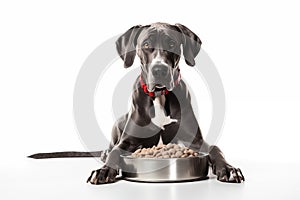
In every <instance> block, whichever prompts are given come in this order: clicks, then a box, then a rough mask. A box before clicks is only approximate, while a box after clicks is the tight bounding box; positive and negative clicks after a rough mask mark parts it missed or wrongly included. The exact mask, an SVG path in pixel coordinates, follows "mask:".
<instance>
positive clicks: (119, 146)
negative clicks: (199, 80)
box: [30, 23, 245, 184]
mask: <svg viewBox="0 0 300 200" xmlns="http://www.w3.org/2000/svg"><path fill="white" fill-rule="evenodd" d="M116 46H117V51H118V53H119V55H120V57H121V58H122V60H123V61H124V67H126V68H127V67H130V66H131V65H132V64H133V62H134V58H135V56H136V55H138V57H139V59H140V62H141V75H140V76H139V77H138V78H137V79H136V82H135V84H134V90H133V93H132V94H133V95H132V109H131V111H130V112H129V113H127V114H126V115H124V116H123V117H121V118H120V119H119V120H117V122H116V123H115V125H114V127H113V130H112V141H111V144H110V146H109V149H108V150H106V151H99V152H58V153H48V154H35V155H32V156H30V157H32V158H50V157H51V158H53V157H87V156H101V158H102V160H103V161H104V162H105V165H104V166H103V167H102V168H101V169H98V170H95V171H93V172H92V174H91V176H90V177H89V178H88V180H87V181H88V182H90V183H92V184H104V183H111V182H115V180H116V179H115V178H116V176H117V175H118V169H119V168H120V155H121V154H122V153H123V152H133V151H135V150H136V149H138V148H144V147H145V148H148V147H152V146H153V145H157V144H158V143H164V144H167V143H170V142H172V143H177V144H179V143H180V144H184V145H186V146H188V147H189V148H191V149H193V150H195V151H204V152H209V162H210V166H211V167H212V172H213V173H214V174H215V175H217V179H218V180H219V181H222V182H233V183H241V182H243V181H244V180H245V179H244V176H243V174H242V172H241V170H240V169H238V168H234V167H233V166H231V165H230V164H228V163H227V161H226V160H225V158H224V155H223V153H222V152H221V150H220V149H219V148H218V147H217V146H210V145H208V144H207V143H206V142H205V141H204V140H203V137H202V134H201V131H200V128H199V125H198V122H197V120H196V118H195V115H194V112H193V109H192V106H191V98H190V94H189V92H188V89H187V87H186V84H185V83H184V82H183V80H181V75H180V70H179V66H178V63H179V60H180V56H181V46H182V51H183V56H184V58H185V62H186V64H187V65H189V66H194V65H195V60H194V59H195V57H196V56H197V54H198V53H199V51H200V47H201V41H200V39H199V37H198V36H197V35H196V34H195V33H193V32H192V31H191V30H190V29H188V28H187V27H185V26H184V25H181V24H175V25H170V24H166V23H154V24H151V25H146V26H140V25H139V26H134V27H132V28H130V29H129V30H128V31H127V32H125V33H124V34H123V35H122V36H121V37H120V38H119V39H118V40H117V41H116Z"/></svg>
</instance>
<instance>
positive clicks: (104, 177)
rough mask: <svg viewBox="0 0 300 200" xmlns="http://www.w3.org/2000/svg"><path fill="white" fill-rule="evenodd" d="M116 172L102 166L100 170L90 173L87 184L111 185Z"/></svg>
mask: <svg viewBox="0 0 300 200" xmlns="http://www.w3.org/2000/svg"><path fill="white" fill-rule="evenodd" d="M117 175H118V170H116V169H113V168H111V167H108V166H106V165H104V166H103V167H102V168H101V169H97V170H94V171H92V173H91V175H90V177H89V178H88V180H87V182H88V183H91V184H95V185H98V184H104V183H113V182H115V181H116V176H117Z"/></svg>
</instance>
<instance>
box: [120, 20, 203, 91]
mask: <svg viewBox="0 0 300 200" xmlns="http://www.w3.org/2000/svg"><path fill="white" fill-rule="evenodd" d="M181 45H182V50H183V55H184V58H185V62H186V63H187V64H188V65H190V66H194V65H195V60H194V59H195V57H196V56H197V54H198V52H199V51H200V47H201V40H200V39H199V37H198V36H197V35H196V34H195V33H193V32H192V31H191V30H190V29H188V28H187V27H185V26H184V25H181V24H175V25H170V24H166V23H155V24H151V25H146V26H141V25H138V26H134V27H132V28H130V29H129V30H128V31H127V32H125V33H124V34H123V35H122V36H120V37H119V39H118V40H117V41H116V46H117V51H118V53H119V55H120V57H121V58H122V59H123V61H124V66H125V67H126V68H127V67H130V66H131V65H132V64H133V62H134V58H135V55H136V54H137V55H138V56H139V58H140V61H141V68H142V78H143V79H144V81H145V83H146V84H147V87H148V90H149V91H150V92H153V91H154V90H155V89H161V88H166V89H168V90H169V91H171V90H172V89H173V88H174V76H175V74H176V73H178V72H177V68H178V63H179V60H180V56H181Z"/></svg>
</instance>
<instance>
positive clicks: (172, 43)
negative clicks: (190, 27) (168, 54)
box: [169, 40, 175, 48]
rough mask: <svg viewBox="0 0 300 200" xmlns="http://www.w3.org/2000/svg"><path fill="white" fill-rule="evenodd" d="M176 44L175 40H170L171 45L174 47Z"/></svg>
mask: <svg viewBox="0 0 300 200" xmlns="http://www.w3.org/2000/svg"><path fill="white" fill-rule="evenodd" d="M174 46H175V42H174V41H173V40H171V41H169V47H170V48H173V47H174Z"/></svg>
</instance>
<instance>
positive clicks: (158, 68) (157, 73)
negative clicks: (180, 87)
mask: <svg viewBox="0 0 300 200" xmlns="http://www.w3.org/2000/svg"><path fill="white" fill-rule="evenodd" d="M152 74H153V76H154V77H165V76H167V74H168V68H167V67H166V66H164V65H155V66H154V67H153V68H152Z"/></svg>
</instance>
